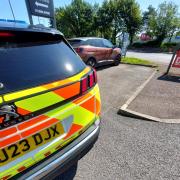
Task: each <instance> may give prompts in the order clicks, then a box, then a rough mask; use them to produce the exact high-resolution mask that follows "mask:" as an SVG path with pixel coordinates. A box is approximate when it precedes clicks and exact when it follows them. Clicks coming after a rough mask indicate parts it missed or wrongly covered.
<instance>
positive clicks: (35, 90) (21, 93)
mask: <svg viewBox="0 0 180 180" xmlns="http://www.w3.org/2000/svg"><path fill="white" fill-rule="evenodd" d="M45 90H46V89H45V88H44V87H41V86H40V87H36V88H31V89H26V90H23V91H18V92H15V93H11V94H7V95H5V96H4V100H5V101H11V100H14V99H17V98H21V97H24V96H29V95H32V94H35V93H39V92H42V91H45Z"/></svg>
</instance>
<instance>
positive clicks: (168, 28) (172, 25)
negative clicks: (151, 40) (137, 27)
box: [149, 2, 180, 45]
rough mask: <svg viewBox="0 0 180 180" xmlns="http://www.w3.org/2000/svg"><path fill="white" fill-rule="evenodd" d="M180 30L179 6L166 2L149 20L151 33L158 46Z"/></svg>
mask: <svg viewBox="0 0 180 180" xmlns="http://www.w3.org/2000/svg"><path fill="white" fill-rule="evenodd" d="M179 28H180V20H179V16H178V6H177V5H175V4H174V3H172V2H170V3H167V2H164V3H162V4H160V5H159V6H158V9H157V10H156V13H155V14H153V15H152V16H150V18H149V32H150V33H152V34H153V35H154V36H156V40H157V44H159V45H160V44H161V43H162V41H163V40H164V39H165V38H166V37H169V38H170V39H171V37H172V36H173V35H174V33H175V32H176V31H177V30H178V29H179Z"/></svg>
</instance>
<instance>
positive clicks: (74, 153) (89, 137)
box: [18, 119, 100, 180]
mask: <svg viewBox="0 0 180 180" xmlns="http://www.w3.org/2000/svg"><path fill="white" fill-rule="evenodd" d="M99 124H100V120H99V119H98V120H96V121H95V123H94V124H93V125H92V126H91V127H90V128H89V129H87V130H86V131H85V132H84V133H83V134H82V135H80V136H79V137H78V138H77V139H76V140H74V141H73V142H72V143H70V144H69V145H68V146H66V147H65V148H64V149H62V150H61V151H59V152H58V153H57V154H55V155H53V156H52V157H51V158H49V159H47V160H46V161H44V162H42V163H40V164H39V165H38V166H36V167H34V168H32V169H31V170H30V171H28V172H27V173H26V174H23V175H22V176H20V177H19V178H18V179H26V180H31V179H33V180H34V179H41V178H43V179H49V178H50V179H52V177H55V175H57V173H59V174H61V173H62V172H63V171H64V168H65V167H69V166H70V164H71V165H72V161H74V160H75V161H77V160H78V159H80V157H82V156H83V155H80V154H83V151H86V149H88V147H90V146H92V145H93V144H94V143H95V142H96V140H97V138H98V135H99V131H100V126H99ZM77 157H78V159H77ZM57 171H58V172H57Z"/></svg>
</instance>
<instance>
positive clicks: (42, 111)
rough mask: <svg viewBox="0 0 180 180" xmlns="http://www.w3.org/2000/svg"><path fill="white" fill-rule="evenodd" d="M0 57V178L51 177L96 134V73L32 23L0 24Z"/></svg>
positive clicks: (55, 37) (56, 37) (58, 36)
mask: <svg viewBox="0 0 180 180" xmlns="http://www.w3.org/2000/svg"><path fill="white" fill-rule="evenodd" d="M6 25H7V24H6ZM0 59H1V69H0V73H1V78H0V140H1V141H0V179H9V178H14V179H40V178H50V179H51V178H52V176H53V174H56V173H57V171H58V173H61V172H63V170H64V169H65V168H66V167H68V166H70V165H71V164H72V162H74V161H77V160H78V159H79V158H80V157H81V156H83V154H84V153H83V152H84V151H87V149H89V147H91V146H93V144H94V143H95V142H96V140H97V138H98V134H99V131H100V111H101V101H100V93H99V87H98V84H97V75H96V71H95V70H94V69H92V68H91V67H87V66H86V65H85V63H84V62H83V61H81V59H80V58H79V56H78V55H77V54H76V53H75V51H74V50H73V49H72V48H71V46H70V45H69V44H68V42H67V41H66V40H65V38H64V36H63V35H62V34H61V33H60V32H59V31H57V30H54V29H48V28H42V27H35V26H29V27H28V26H27V27H25V26H24V25H23V27H21V26H14V25H13V26H11V25H7V26H6V27H5V26H0ZM53 177H54V176H53Z"/></svg>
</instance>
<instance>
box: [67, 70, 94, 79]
mask: <svg viewBox="0 0 180 180" xmlns="http://www.w3.org/2000/svg"><path fill="white" fill-rule="evenodd" d="M90 70H91V68H90V67H86V68H85V69H84V70H83V71H82V72H81V73H79V74H77V75H75V76H73V77H71V78H69V80H72V81H77V80H79V79H80V78H81V77H82V76H84V75H85V74H87V73H88V72H89V71H90Z"/></svg>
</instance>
